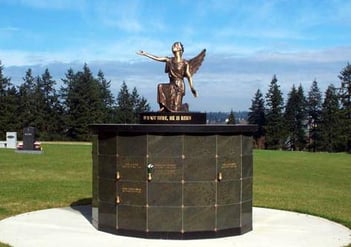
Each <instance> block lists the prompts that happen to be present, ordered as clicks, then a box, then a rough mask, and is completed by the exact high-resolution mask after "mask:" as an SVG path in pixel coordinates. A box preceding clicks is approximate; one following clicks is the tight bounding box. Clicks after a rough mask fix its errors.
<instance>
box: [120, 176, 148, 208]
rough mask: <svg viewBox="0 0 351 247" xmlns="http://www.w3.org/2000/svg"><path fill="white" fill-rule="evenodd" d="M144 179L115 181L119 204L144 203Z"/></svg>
mask: <svg viewBox="0 0 351 247" xmlns="http://www.w3.org/2000/svg"><path fill="white" fill-rule="evenodd" d="M146 183H147V182H145V181H141V182H134V181H128V182H127V181H119V182H118V183H117V191H118V193H117V195H118V196H119V200H120V205H146Z"/></svg>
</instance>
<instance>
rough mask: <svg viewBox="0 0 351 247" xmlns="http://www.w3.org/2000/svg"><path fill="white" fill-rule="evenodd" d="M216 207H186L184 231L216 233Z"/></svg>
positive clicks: (184, 210)
mask: <svg viewBox="0 0 351 247" xmlns="http://www.w3.org/2000/svg"><path fill="white" fill-rule="evenodd" d="M215 223H216V219H215V207H213V206H212V207H185V208H184V209H183V229H184V231H185V232H189V231H214V229H215V228H216V225H215Z"/></svg>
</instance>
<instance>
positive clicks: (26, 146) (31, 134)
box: [23, 127, 35, 150]
mask: <svg viewBox="0 0 351 247" xmlns="http://www.w3.org/2000/svg"><path fill="white" fill-rule="evenodd" d="M34 142H35V128H34V127H26V128H24V129H23V150H34Z"/></svg>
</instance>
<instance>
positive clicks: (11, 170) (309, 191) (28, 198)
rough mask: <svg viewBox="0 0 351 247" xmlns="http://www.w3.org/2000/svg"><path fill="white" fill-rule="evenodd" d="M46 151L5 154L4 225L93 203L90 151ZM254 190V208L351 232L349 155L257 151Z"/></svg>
mask: <svg viewBox="0 0 351 247" xmlns="http://www.w3.org/2000/svg"><path fill="white" fill-rule="evenodd" d="M43 149H44V153H43V154H40V155H38V154H19V153H16V152H15V151H14V150H11V149H0V220H1V219H3V218H6V217H9V216H13V215H16V214H20V213H24V212H29V211H34V210H40V209H44V208H55V207H67V206H69V205H72V204H80V203H81V204H86V203H89V202H90V198H91V194H92V191H91V188H92V184H91V182H92V158H91V145H86V143H84V144H72V143H71V144H64V143H60V144H55V143H45V144H43ZM253 190H254V206H257V207H268V208H277V209H284V210H291V211H297V212H302V213H308V214H312V215H317V216H321V217H325V218H328V219H330V220H333V221H336V222H339V223H341V224H343V225H345V226H347V227H348V228H351V155H350V154H345V153H308V152H285V151H268V150H255V151H254V186H253ZM0 246H2V245H1V243H0Z"/></svg>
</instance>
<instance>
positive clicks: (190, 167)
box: [184, 156, 216, 181]
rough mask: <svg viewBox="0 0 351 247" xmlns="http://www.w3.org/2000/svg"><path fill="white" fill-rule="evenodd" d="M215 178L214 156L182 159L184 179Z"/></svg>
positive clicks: (203, 179) (206, 179)
mask: <svg viewBox="0 0 351 247" xmlns="http://www.w3.org/2000/svg"><path fill="white" fill-rule="evenodd" d="M215 179H216V158H215V157H214V156H212V157H206V156H203V157H199V156H197V157H189V156H186V158H185V159H184V180H185V181H208V180H215Z"/></svg>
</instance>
